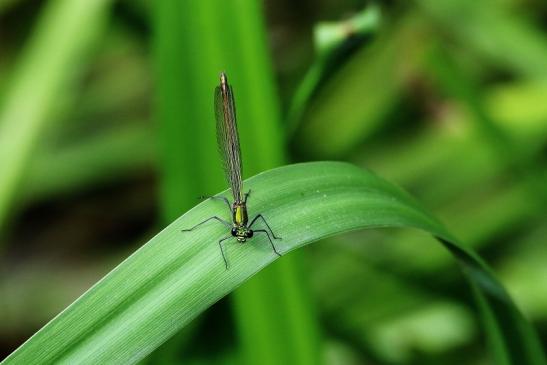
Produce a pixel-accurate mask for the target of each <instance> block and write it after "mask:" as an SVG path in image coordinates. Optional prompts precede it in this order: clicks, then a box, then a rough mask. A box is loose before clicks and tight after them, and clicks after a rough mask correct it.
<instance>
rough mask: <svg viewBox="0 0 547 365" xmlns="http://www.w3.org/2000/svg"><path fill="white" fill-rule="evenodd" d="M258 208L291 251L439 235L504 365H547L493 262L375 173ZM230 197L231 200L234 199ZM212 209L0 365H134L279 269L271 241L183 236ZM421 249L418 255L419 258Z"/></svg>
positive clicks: (276, 177) (307, 177)
mask: <svg viewBox="0 0 547 365" xmlns="http://www.w3.org/2000/svg"><path fill="white" fill-rule="evenodd" d="M246 184H247V186H249V187H251V188H252V189H253V190H254V191H256V196H255V205H254V206H253V207H252V208H251V209H252V210H253V211H252V212H251V214H252V213H254V212H255V211H261V212H263V213H264V214H265V215H266V216H267V217H268V219H269V220H270V222H271V224H272V227H274V229H276V230H277V231H279V233H280V234H281V235H282V236H283V240H282V241H279V242H276V244H277V247H278V249H279V250H280V251H281V252H282V253H283V254H286V253H287V252H289V251H291V250H294V249H296V248H298V247H301V246H303V245H305V244H308V243H310V242H313V241H316V240H318V239H321V238H324V237H328V236H331V235H334V234H338V233H341V232H346V231H349V230H355V229H363V228H380V227H413V228H418V229H421V230H424V231H427V232H429V233H431V234H432V235H433V236H435V237H436V238H437V239H438V240H439V241H440V242H441V243H442V244H443V245H444V247H445V248H447V249H448V250H449V252H450V253H451V254H452V255H453V256H454V258H455V259H456V260H457V261H458V263H459V264H460V265H461V268H462V270H463V272H464V274H465V276H466V278H467V279H468V280H469V281H470V283H471V285H472V286H473V287H474V289H475V292H476V295H477V297H478V300H479V303H480V306H481V309H482V311H483V314H484V316H485V324H486V330H487V332H488V334H489V338H490V339H491V342H492V343H493V344H495V345H496V346H493V349H494V350H496V351H495V354H494V355H495V362H496V363H499V364H538V365H539V364H545V363H546V361H545V357H544V355H543V353H542V350H541V346H540V344H539V341H538V339H537V337H536V335H535V333H534V331H533V330H532V328H531V327H530V325H529V324H528V322H526V320H525V319H524V318H523V316H522V315H521V313H520V312H519V310H518V309H517V308H516V307H515V305H514V304H513V302H512V301H511V298H510V297H509V295H508V294H507V292H506V291H505V289H504V288H503V286H502V285H501V284H500V283H499V281H498V280H497V279H496V278H495V277H494V276H493V274H492V273H491V271H490V269H489V268H488V267H487V266H486V264H485V263H483V261H482V260H481V259H480V258H479V257H478V256H477V255H476V254H475V253H474V252H473V251H471V250H469V249H466V248H464V247H463V246H461V245H460V244H459V243H458V242H457V240H456V239H454V238H453V237H452V236H451V235H450V233H448V232H447V231H446V229H445V228H444V227H443V226H442V225H441V224H440V223H439V222H438V221H437V220H436V219H435V218H433V217H432V216H431V215H429V214H428V213H427V212H425V211H424V210H423V209H422V208H421V207H420V206H419V205H418V204H417V203H416V202H415V201H414V199H412V198H411V197H410V196H408V195H407V194H405V193H404V192H402V191H401V190H399V189H397V188H396V187H394V186H393V185H390V184H389V183H387V182H385V181H384V180H382V179H380V178H378V177H377V176H375V175H373V174H371V173H370V172H367V171H364V170H361V169H359V168H356V167H355V166H353V165H349V164H345V163H338V162H316V163H307V164H297V165H291V166H286V167H282V168H278V169H274V170H270V171H267V172H264V173H262V174H259V175H257V176H255V177H253V178H251V179H249V180H247V181H246ZM227 193H228V192H226V191H225V192H224V194H227ZM221 207H222V205H221V204H220V203H219V202H218V201H214V200H208V201H205V202H203V203H201V204H199V205H198V206H196V207H195V208H193V209H192V210H190V211H189V212H187V213H186V214H184V215H183V216H182V217H180V218H179V219H177V220H176V221H175V222H173V223H172V224H171V225H169V226H168V227H166V228H165V229H164V230H163V231H162V232H160V233H159V234H158V235H157V236H155V237H154V238H152V239H151V240H150V241H149V242H148V243H147V244H146V245H144V246H143V247H142V248H140V249H139V250H138V251H137V252H135V253H134V254H133V255H131V256H130V257H129V258H127V259H126V260H125V261H124V262H123V263H121V264H120V265H119V266H118V267H117V268H116V269H114V270H113V271H112V272H111V273H110V274H108V275H107V276H106V277H105V278H103V279H102V280H101V281H99V282H98V283H97V284H96V285H95V286H94V287H93V288H91V289H90V290H89V291H88V292H87V293H85V294H84V295H83V296H82V297H80V298H79V299H78V300H77V301H76V302H74V303H73V304H72V305H71V306H70V307H68V308H67V309H65V310H64V311H63V312H62V313H61V314H60V315H59V316H58V317H56V318H55V319H53V320H52V321H51V322H50V323H49V324H47V325H46V326H45V327H44V328H43V329H42V330H40V331H39V332H38V333H36V334H35V335H34V336H33V337H32V338H31V339H29V340H28V341H27V342H26V343H25V344H23V345H22V346H21V347H20V348H19V349H18V350H16V351H15V352H14V353H13V354H11V355H10V356H9V357H8V358H7V359H6V360H5V361H4V362H2V364H22V363H24V364H43V363H52V362H56V363H78V364H87V363H134V362H136V361H138V360H140V359H142V358H143V357H144V356H146V354H148V353H150V352H151V351H152V350H153V349H154V348H156V347H158V346H159V345H160V344H161V343H163V342H164V341H166V340H167V339H168V338H169V337H171V336H173V335H174V334H175V333H176V332H177V331H178V330H179V329H180V328H182V327H184V326H185V325H186V324H188V323H189V322H190V321H191V320H192V319H193V318H195V317H196V316H197V315H198V314H199V313H201V312H202V311H203V310H205V309H206V308H207V307H209V306H210V305H212V304H213V303H214V302H216V301H218V300H219V299H220V298H222V297H223V296H225V295H226V294H228V293H229V292H231V291H232V290H234V289H235V288H236V287H237V286H239V285H240V284H241V283H242V282H244V281H245V280H247V279H248V278H249V277H251V276H252V275H254V274H256V273H257V272H258V271H259V270H261V269H262V268H264V267H265V266H267V265H268V264H270V263H271V262H273V261H274V260H275V259H276V258H277V256H276V255H275V254H273V253H272V250H271V248H270V247H269V244H268V242H267V240H266V239H265V238H259V237H256V238H255V239H253V241H251V242H249V244H246V245H236V244H233V243H229V244H227V245H226V251H227V254H228V260H229V262H230V264H231V267H230V269H229V270H226V269H225V268H224V264H223V260H222V257H221V255H220V252H219V247H218V244H217V242H218V240H219V239H220V238H221V237H224V236H225V235H226V232H225V231H226V229H225V227H223V226H222V225H218V224H210V225H204V226H202V227H201V228H200V229H197V230H194V231H192V232H186V233H181V232H180V230H181V229H183V228H187V227H191V226H192V225H194V224H195V223H197V222H200V221H202V220H203V219H205V218H207V217H210V216H212V215H215V214H219V211H221ZM419 252H420V250H419V248H417V249H416V254H419Z"/></svg>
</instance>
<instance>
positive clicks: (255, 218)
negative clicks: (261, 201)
mask: <svg viewBox="0 0 547 365" xmlns="http://www.w3.org/2000/svg"><path fill="white" fill-rule="evenodd" d="M258 218H261V219H262V221H263V222H264V224H266V227H268V229H269V230H270V233H271V234H272V237H273V238H274V239H276V240H280V239H281V237H277V236H276V235H275V233H273V231H272V228H271V227H270V225H269V224H268V222H266V218H264V216H263V215H262V214H258V215H257V216H256V217H254V218H253V220H252V221H251V223H250V224H249V228H251V227H252V226H253V224H254V223H255V222H256V220H257V219H258Z"/></svg>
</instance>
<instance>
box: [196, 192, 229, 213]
mask: <svg viewBox="0 0 547 365" xmlns="http://www.w3.org/2000/svg"><path fill="white" fill-rule="evenodd" d="M199 199H202V200H204V199H214V200H220V201H223V202H225V203H226V205H227V206H228V209H230V212H231V211H232V205H231V204H230V201H229V200H228V198H226V197H225V196H200V197H199Z"/></svg>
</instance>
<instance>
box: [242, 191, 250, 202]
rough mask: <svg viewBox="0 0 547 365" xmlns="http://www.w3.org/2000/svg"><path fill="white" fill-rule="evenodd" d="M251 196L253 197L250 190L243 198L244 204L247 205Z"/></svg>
mask: <svg viewBox="0 0 547 365" xmlns="http://www.w3.org/2000/svg"><path fill="white" fill-rule="evenodd" d="M250 195H251V189H249V191H248V192H246V193H245V195H244V196H243V202H244V203H247V198H249V196H250Z"/></svg>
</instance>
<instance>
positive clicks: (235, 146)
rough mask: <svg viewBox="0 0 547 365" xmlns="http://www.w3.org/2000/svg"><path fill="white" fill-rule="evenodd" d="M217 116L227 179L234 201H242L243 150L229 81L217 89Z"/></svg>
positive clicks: (219, 139) (220, 146) (220, 150)
mask: <svg viewBox="0 0 547 365" xmlns="http://www.w3.org/2000/svg"><path fill="white" fill-rule="evenodd" d="M224 80H225V79H224ZM215 117H216V120H217V142H218V149H219V152H220V156H221V157H222V163H223V167H224V172H225V174H226V179H227V180H228V183H229V184H230V187H231V188H232V194H233V195H234V201H236V202H241V200H242V199H241V198H242V196H241V186H242V182H241V150H240V148H239V135H238V132H237V121H236V110H235V101H234V95H233V93H232V87H231V86H230V85H228V83H227V82H224V83H223V84H222V83H221V85H220V86H217V88H216V89H215Z"/></svg>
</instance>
